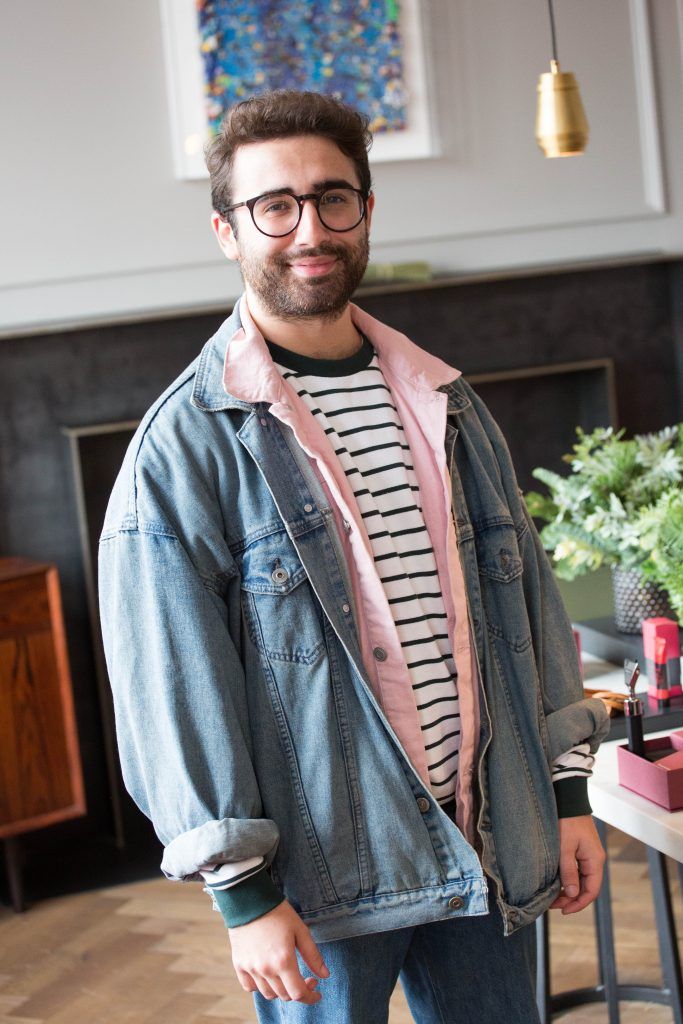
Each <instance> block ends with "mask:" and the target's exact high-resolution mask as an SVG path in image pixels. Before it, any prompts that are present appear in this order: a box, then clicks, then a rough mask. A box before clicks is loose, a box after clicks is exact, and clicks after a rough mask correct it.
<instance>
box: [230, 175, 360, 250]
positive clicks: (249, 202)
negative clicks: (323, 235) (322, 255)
mask: <svg viewBox="0 0 683 1024" xmlns="http://www.w3.org/2000/svg"><path fill="white" fill-rule="evenodd" d="M341 188H344V189H346V190H347V191H348V192H355V193H356V195H357V196H360V200H361V204H362V208H361V214H360V217H359V218H358V220H357V221H356V223H355V224H352V225H351V227H350V228H332V227H330V225H329V224H326V223H325V221H324V220H323V218H322V215H321V213H320V202H321V200H322V197H323V196H324V195H325V194H326V193H327V192H338V191H339V190H340V189H341ZM369 194H370V193H368V194H367V195H366V193H365V192H364V191H363V189H360V188H354V187H353V186H352V185H338V186H336V187H335V188H326V189H323V191H322V192H303V193H302V194H301V195H300V196H296V195H294V193H293V192H290V191H289V190H288V189H284V188H283V189H282V190H281V191H279V192H262V193H261V195H260V196H254V198H253V199H245V200H244V202H242V203H233V205H232V206H228V207H226V210H225V213H226V215H227V214H228V213H232V211H233V210H239V208H240V207H241V206H246V207H247V209H248V210H249V213H250V214H251V219H252V222H253V225H254V227H255V228H256V230H257V231H260V232H261V234H262V235H266V237H267V238H285V237H286V236H287V235H291V234H292V232H293V231H296V229H297V228H298V227H299V224H300V223H301V217H302V215H303V212H304V203H305V201H306V200H307V199H312V200H313V202H314V203H315V210H316V213H317V214H318V220H319V221H320V223H321V224H322V225H323V227H324V228H327V230H328V231H335V232H337V233H338V234H343V233H344V232H346V231H353V229H354V228H357V227H358V225H359V224H360V223H361V221H363V220H364V219H365V217H366V215H367V212H368V196H369ZM270 195H278V196H280V195H282V196H291V197H292V199H296V201H297V204H298V207H299V216H298V217H297V219H296V224H295V225H294V226H293V227H291V228H290V229H289V231H282V232H281V233H280V234H277V235H273V234H271V232H270V231H264V230H263V228H260V227H259V226H258V224H257V223H256V218H255V217H254V207H255V206H256V204H257V203H258V201H259V199H264V198H265V197H266V196H270ZM221 219H222V220H226V219H227V218H226V217H224V216H223V214H221Z"/></svg>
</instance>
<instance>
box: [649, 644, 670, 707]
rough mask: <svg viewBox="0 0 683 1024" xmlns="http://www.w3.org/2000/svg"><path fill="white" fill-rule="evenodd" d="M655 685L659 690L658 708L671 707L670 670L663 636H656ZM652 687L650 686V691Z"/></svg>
mask: <svg viewBox="0 0 683 1024" xmlns="http://www.w3.org/2000/svg"><path fill="white" fill-rule="evenodd" d="M655 686H656V691H657V708H658V709H659V710H660V711H661V710H662V708H668V707H671V701H670V700H669V672H668V662H667V660H666V640H665V639H664V637H663V636H656V637H655ZM649 692H650V688H649V687H648V693H649Z"/></svg>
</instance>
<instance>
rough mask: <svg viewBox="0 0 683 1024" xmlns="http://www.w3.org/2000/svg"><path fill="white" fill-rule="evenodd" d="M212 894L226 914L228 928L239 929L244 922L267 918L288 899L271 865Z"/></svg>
mask: <svg viewBox="0 0 683 1024" xmlns="http://www.w3.org/2000/svg"><path fill="white" fill-rule="evenodd" d="M211 896H212V898H213V900H214V903H215V905H216V906H217V907H218V909H219V910H220V912H221V914H222V916H223V921H224V922H225V927H226V928H237V927H238V926H239V925H241V924H248V923H249V922H250V921H255V920H256V918H257V917H263V915H264V914H267V913H268V911H269V910H274V908H275V907H277V906H279V905H280V903H282V902H283V900H284V898H285V897H284V896H283V895H282V893H281V892H280V890H279V889H278V888H277V886H276V885H275V883H274V882H273V880H272V878H271V877H270V874H269V873H268V869H267V868H263V869H262V870H261V871H257V872H256V874H254V875H250V876H249V878H245V880H244V881H243V882H239V883H238V884H237V885H232V886H230V888H229V889H217V890H214V891H212V892H211Z"/></svg>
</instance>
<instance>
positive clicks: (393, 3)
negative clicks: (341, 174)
mask: <svg viewBox="0 0 683 1024" xmlns="http://www.w3.org/2000/svg"><path fill="white" fill-rule="evenodd" d="M196 5H197V11H198V16H199V34H200V46H201V55H202V62H203V68H204V83H205V92H206V111H207V115H208V120H209V127H210V130H211V131H215V130H216V128H217V127H218V124H219V122H220V120H221V117H222V116H223V113H224V112H225V111H226V110H227V109H228V107H230V106H232V104H233V103H236V102H238V101H239V100H241V99H245V98H246V97H247V96H251V95H254V94H257V93H260V92H263V91H265V90H266V89H311V90H313V91H314V92H321V93H329V94H331V95H334V96H336V97H338V98H339V99H341V100H343V101H344V102H346V103H348V104H350V105H351V106H353V107H355V108H357V109H359V110H362V111H363V112H364V113H365V114H367V115H368V116H369V118H370V127H371V129H372V131H373V132H380V133H382V132H394V131H400V130H403V129H404V128H405V127H406V109H407V103H408V99H407V91H406V86H405V78H404V69H403V59H402V42H401V34H400V28H399V13H400V12H399V0H196Z"/></svg>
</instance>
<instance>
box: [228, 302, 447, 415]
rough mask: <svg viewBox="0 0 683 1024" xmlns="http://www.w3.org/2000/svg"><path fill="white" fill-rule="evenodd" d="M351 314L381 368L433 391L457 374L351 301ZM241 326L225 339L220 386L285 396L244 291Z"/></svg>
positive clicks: (255, 397) (259, 396)
mask: <svg viewBox="0 0 683 1024" xmlns="http://www.w3.org/2000/svg"><path fill="white" fill-rule="evenodd" d="M350 308H351V318H352V320H353V322H354V324H355V325H356V327H358V329H359V330H361V331H362V332H363V334H365V335H366V336H367V337H368V338H369V339H370V341H371V342H372V344H373V346H374V347H375V350H376V352H377V357H378V360H379V362H380V365H381V367H382V370H383V371H384V372H386V371H387V369H388V370H389V373H390V375H395V376H397V377H400V378H402V379H403V380H405V381H406V382H407V383H409V384H411V385H412V386H413V387H415V388H416V389H418V390H421V391H433V390H434V389H435V388H437V387H438V386H439V385H441V384H447V383H450V382H451V381H453V380H455V379H456V378H457V377H459V376H460V370H456V369H455V367H453V366H449V365H448V363H446V362H444V361H443V359H439V357H438V356H433V355H431V354H430V353H429V352H426V351H425V350H424V349H422V348H420V347H419V346H418V345H416V344H415V343H414V342H412V341H411V340H410V338H407V337H406V336H405V334H401V333H400V332H399V331H395V330H394V329H393V328H392V327H387V326H386V324H383V323H381V322H380V321H379V320H376V319H375V318H374V317H372V316H370V314H369V313H365V312H364V311H363V310H362V309H359V308H358V306H356V305H354V303H351V304H350ZM239 316H240V319H241V322H242V326H241V327H240V328H239V329H238V330H237V331H235V333H234V334H233V335H232V337H231V338H230V339H229V340H228V344H227V348H226V352H225V362H224V365H223V388H224V389H225V391H227V392H228V394H230V395H234V396H235V398H239V399H242V400H243V401H246V402H269V403H274V402H280V401H282V400H283V399H284V398H285V390H284V387H285V382H284V380H283V378H282V376H281V374H280V372H279V371H278V369H277V367H276V366H275V363H274V362H273V359H272V356H271V354H270V351H269V349H268V346H267V345H266V343H265V340H264V338H263V335H262V334H261V332H260V331H259V329H258V327H257V326H256V324H255V323H254V321H253V319H252V317H251V314H250V312H249V307H248V306H247V300H246V295H242V297H241V298H240V300H239Z"/></svg>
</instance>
